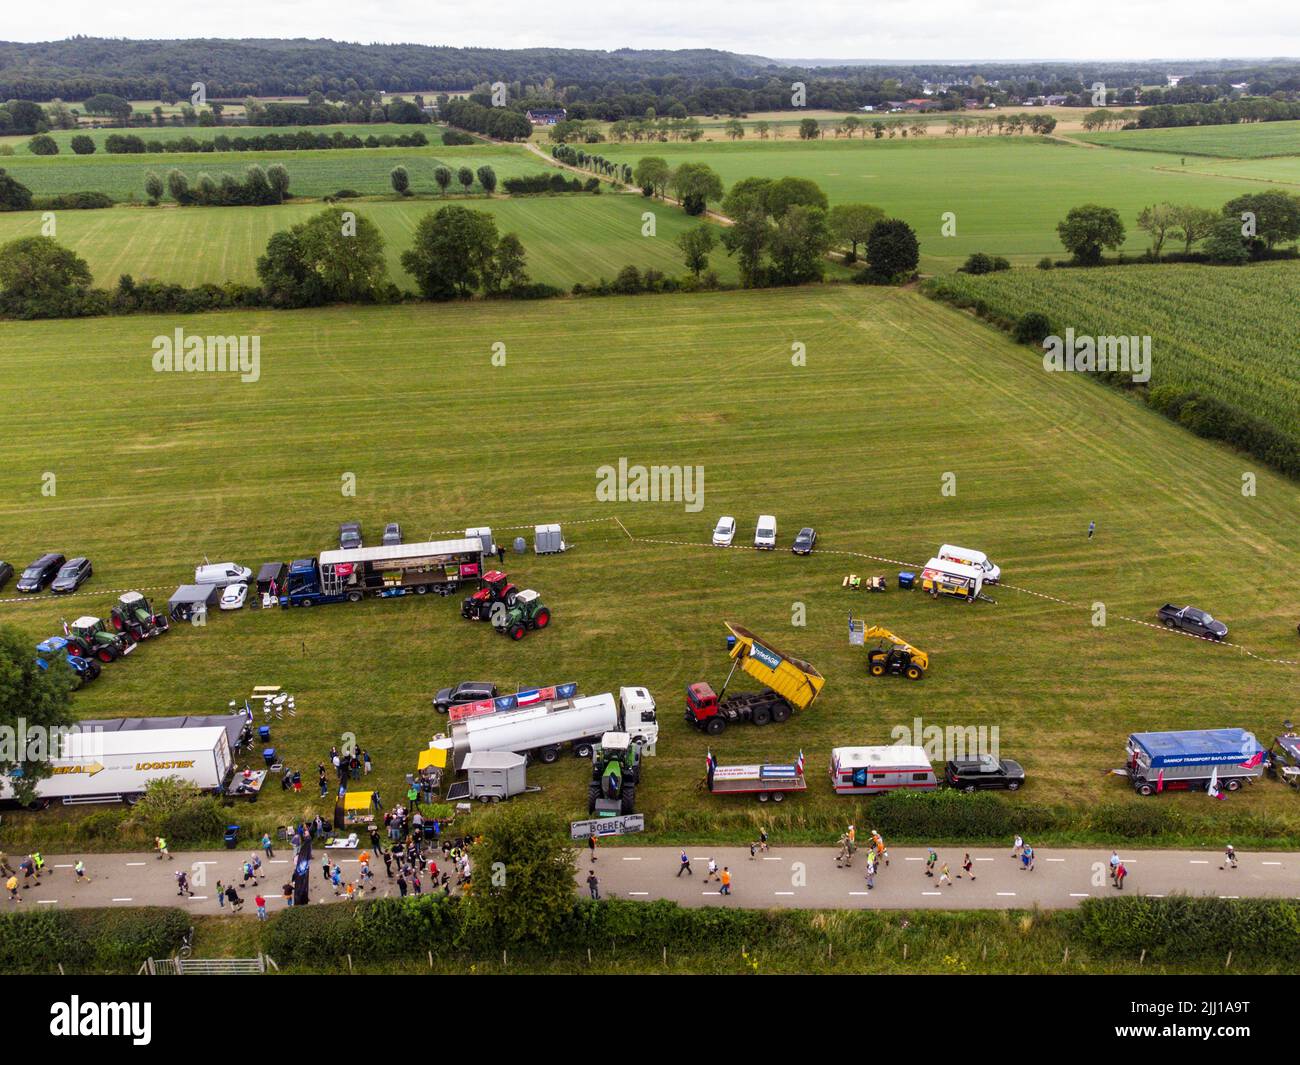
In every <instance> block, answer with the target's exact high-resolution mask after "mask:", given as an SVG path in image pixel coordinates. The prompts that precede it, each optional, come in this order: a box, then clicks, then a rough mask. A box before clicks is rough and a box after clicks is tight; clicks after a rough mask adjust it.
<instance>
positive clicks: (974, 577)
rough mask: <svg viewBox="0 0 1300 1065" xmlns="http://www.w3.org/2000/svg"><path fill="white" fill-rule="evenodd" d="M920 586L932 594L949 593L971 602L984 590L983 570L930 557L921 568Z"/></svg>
mask: <svg viewBox="0 0 1300 1065" xmlns="http://www.w3.org/2000/svg"><path fill="white" fill-rule="evenodd" d="M921 588H922V589H923V590H924V591H927V592H929V593H930V594H931V595H933V596H940V595H951V596H956V597H957V598H958V599H965V600H966V601H967V602H970V603H973V602H975V600H976V599H978V598H979V597H980V593H981V592H982V591H983V590H984V570H982V569H981V568H980V567H979V566H966V565H963V564H962V563H960V562H949V561H948V560H947V559H943V558H932V559H930V561H929V562H927V563H926V564H925V568H924V569H923V570H921Z"/></svg>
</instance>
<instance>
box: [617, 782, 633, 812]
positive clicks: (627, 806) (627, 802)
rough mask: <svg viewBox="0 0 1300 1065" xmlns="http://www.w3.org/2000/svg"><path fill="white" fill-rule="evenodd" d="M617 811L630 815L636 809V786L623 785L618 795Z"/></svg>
mask: <svg viewBox="0 0 1300 1065" xmlns="http://www.w3.org/2000/svg"><path fill="white" fill-rule="evenodd" d="M619 803H620V805H619V810H620V811H621V812H623V813H625V814H630V813H631V812H632V811H633V810H635V809H636V785H635V784H624V785H623V791H622V793H621V794H620V795H619Z"/></svg>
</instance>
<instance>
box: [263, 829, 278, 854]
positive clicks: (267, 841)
mask: <svg viewBox="0 0 1300 1065" xmlns="http://www.w3.org/2000/svg"><path fill="white" fill-rule="evenodd" d="M262 850H264V851H265V852H266V857H267V858H268V859H271V858H274V857H275V848H273V847H272V846H271V835H270V833H269V832H263V833H262Z"/></svg>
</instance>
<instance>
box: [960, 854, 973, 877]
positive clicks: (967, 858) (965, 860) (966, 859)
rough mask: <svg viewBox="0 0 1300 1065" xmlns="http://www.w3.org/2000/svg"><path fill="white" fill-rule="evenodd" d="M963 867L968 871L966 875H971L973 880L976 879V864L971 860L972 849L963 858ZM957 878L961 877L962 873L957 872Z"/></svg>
mask: <svg viewBox="0 0 1300 1065" xmlns="http://www.w3.org/2000/svg"><path fill="white" fill-rule="evenodd" d="M961 867H962V869H964V870H965V871H966V875H967V876H968V877H970V878H971V879H972V880H974V879H975V864H974V863H973V862H972V861H971V860H970V851H967V852H966V856H965V857H964V858H962V860H961ZM957 879H958V880H960V879H961V873H958V874H957Z"/></svg>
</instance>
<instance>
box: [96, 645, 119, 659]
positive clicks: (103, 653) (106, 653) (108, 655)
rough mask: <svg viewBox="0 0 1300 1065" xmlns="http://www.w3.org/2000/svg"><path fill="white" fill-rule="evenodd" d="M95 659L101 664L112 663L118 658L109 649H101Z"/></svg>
mask: <svg viewBox="0 0 1300 1065" xmlns="http://www.w3.org/2000/svg"><path fill="white" fill-rule="evenodd" d="M95 657H96V658H98V659H99V660H100V661H101V662H111V661H113V659H114V658H115V657H116V656H115V655H114V654H113V652H112V651H110V650H109V649H108V648H107V647H101V648H100V649H99V650H98V651H96V652H95Z"/></svg>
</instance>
